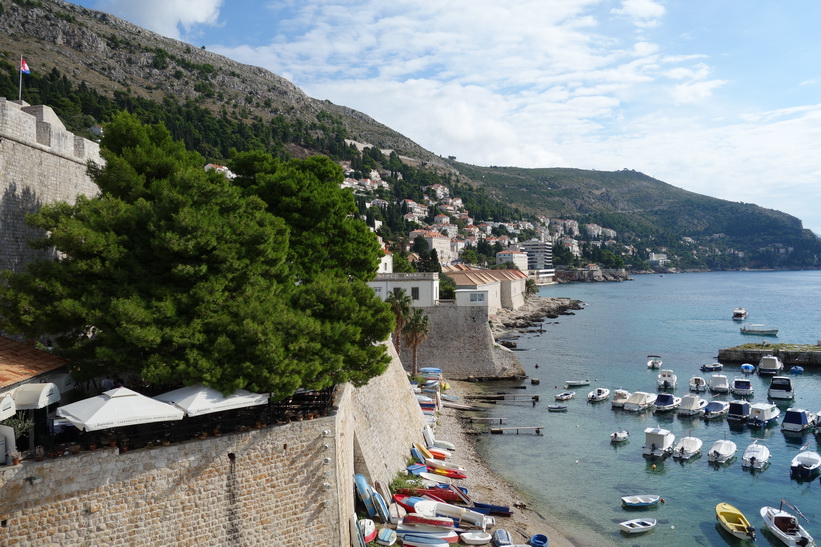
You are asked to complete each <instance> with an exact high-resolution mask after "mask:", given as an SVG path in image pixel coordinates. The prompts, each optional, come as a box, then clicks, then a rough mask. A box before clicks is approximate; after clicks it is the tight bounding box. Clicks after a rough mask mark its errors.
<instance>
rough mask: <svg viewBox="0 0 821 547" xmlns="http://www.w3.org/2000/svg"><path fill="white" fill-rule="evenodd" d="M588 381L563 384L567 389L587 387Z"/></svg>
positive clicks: (570, 381)
mask: <svg viewBox="0 0 821 547" xmlns="http://www.w3.org/2000/svg"><path fill="white" fill-rule="evenodd" d="M589 385H590V380H567V381H566V382H565V383H564V388H565V389H567V388H569V387H581V386H589Z"/></svg>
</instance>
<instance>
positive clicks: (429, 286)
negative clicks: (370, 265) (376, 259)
mask: <svg viewBox="0 0 821 547" xmlns="http://www.w3.org/2000/svg"><path fill="white" fill-rule="evenodd" d="M368 285H369V286H370V287H371V288H372V289H373V290H374V291H375V292H376V296H378V297H379V298H380V299H381V300H382V301H384V300H385V299H387V298H388V295H389V294H391V293H394V292H396V291H398V290H400V289H402V290H404V291H405V293H406V294H408V295H410V297H411V299H412V300H413V305H414V306H416V307H428V306H436V305H437V304H438V303H439V273H437V272H417V273H396V272H395V273H382V274H377V276H376V278H375V279H374V280H373V281H370V282H368Z"/></svg>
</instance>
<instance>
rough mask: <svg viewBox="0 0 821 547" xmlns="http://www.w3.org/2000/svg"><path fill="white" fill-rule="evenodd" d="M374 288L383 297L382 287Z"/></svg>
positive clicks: (377, 294)
mask: <svg viewBox="0 0 821 547" xmlns="http://www.w3.org/2000/svg"><path fill="white" fill-rule="evenodd" d="M373 290H375V291H376V296H378V297H379V298H382V287H374V288H373Z"/></svg>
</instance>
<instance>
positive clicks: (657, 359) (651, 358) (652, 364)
mask: <svg viewBox="0 0 821 547" xmlns="http://www.w3.org/2000/svg"><path fill="white" fill-rule="evenodd" d="M661 362H662V361H661V356H660V355H648V356H647V368H661Z"/></svg>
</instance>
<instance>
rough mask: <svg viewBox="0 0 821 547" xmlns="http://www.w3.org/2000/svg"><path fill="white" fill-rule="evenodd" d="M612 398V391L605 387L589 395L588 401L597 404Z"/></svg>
mask: <svg viewBox="0 0 821 547" xmlns="http://www.w3.org/2000/svg"><path fill="white" fill-rule="evenodd" d="M609 397H610V390H609V389H607V388H605V387H597V388H596V389H594V390H593V391H591V392H590V393H588V394H587V400H588V401H590V402H591V403H597V402H599V401H604V400H605V399H607V398H609Z"/></svg>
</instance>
